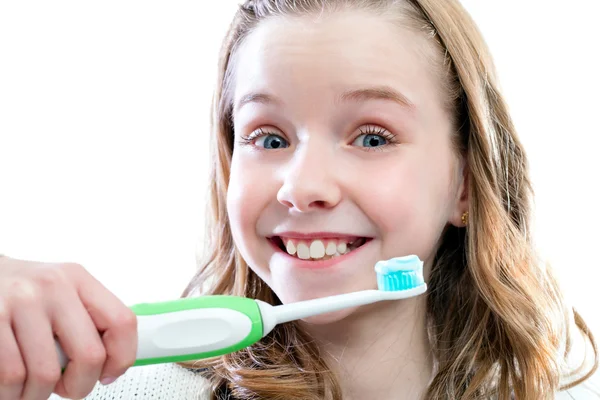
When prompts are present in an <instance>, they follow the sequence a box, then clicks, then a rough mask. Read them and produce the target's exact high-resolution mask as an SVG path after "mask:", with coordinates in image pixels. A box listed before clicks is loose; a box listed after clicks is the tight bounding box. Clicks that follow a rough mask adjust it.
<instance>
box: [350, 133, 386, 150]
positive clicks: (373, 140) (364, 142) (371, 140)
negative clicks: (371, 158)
mask: <svg viewBox="0 0 600 400" xmlns="http://www.w3.org/2000/svg"><path fill="white" fill-rule="evenodd" d="M352 144H353V145H355V146H359V147H380V146H385V145H386V144H388V140H387V139H386V138H384V137H383V136H381V135H378V134H373V133H368V134H362V135H360V136H359V137H357V138H356V139H354V142H353V143H352Z"/></svg>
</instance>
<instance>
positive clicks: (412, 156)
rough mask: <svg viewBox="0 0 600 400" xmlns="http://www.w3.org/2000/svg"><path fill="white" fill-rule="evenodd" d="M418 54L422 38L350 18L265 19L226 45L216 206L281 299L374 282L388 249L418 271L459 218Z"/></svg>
mask: <svg viewBox="0 0 600 400" xmlns="http://www.w3.org/2000/svg"><path fill="white" fill-rule="evenodd" d="M431 60H432V50H431V49H430V47H429V45H428V44H427V43H426V38H424V37H422V36H420V35H419V34H417V33H413V32H412V31H410V30H408V29H402V28H400V27H398V26H396V25H393V24H392V23H390V22H388V21H386V20H384V19H382V18H381V17H377V16H374V15H371V14H367V13H360V12H347V13H337V14H335V15H333V16H328V17H321V19H320V20H318V21H315V20H312V19H311V18H309V17H306V18H274V19H270V20H267V21H265V22H263V23H261V24H260V25H259V26H258V28H257V29H256V30H255V31H254V32H253V33H252V34H250V35H249V37H248V38H247V40H246V42H245V43H244V44H243V45H242V46H241V47H240V48H239V52H238V53H237V60H236V64H235V68H234V72H233V73H234V75H233V83H234V92H233V104H234V127H235V147H234V152H233V160H232V165H231V177H230V183H229V191H228V196H227V208H228V213H229V218H230V224H231V229H232V232H233V236H234V240H235V243H236V245H237V247H238V249H239V251H240V252H241V254H242V256H243V257H244V259H245V260H246V261H247V263H248V264H249V265H250V267H251V268H252V269H253V270H254V271H255V272H256V273H257V274H258V275H259V276H260V277H261V278H262V279H263V280H264V281H265V282H266V283H267V284H268V285H269V286H270V287H271V289H272V290H273V291H274V292H275V293H276V294H277V296H278V297H279V298H280V299H281V301H282V302H283V303H290V302H295V301H300V300H307V299H312V298H316V297H323V296H329V295H335V294H340V293H347V292H351V291H357V290H363V289H374V288H376V287H377V285H376V278H375V272H374V270H373V267H374V265H375V263H376V262H377V261H378V260H384V259H389V258H392V257H397V256H404V255H409V254H416V255H418V256H419V257H420V258H421V259H422V260H425V266H426V271H425V272H426V276H427V270H428V268H429V264H430V262H431V259H432V257H433V256H434V253H435V250H436V247H437V242H438V240H439V239H440V236H441V234H442V231H443V229H444V227H445V226H446V225H447V224H448V223H453V224H455V225H459V224H460V216H461V213H462V211H463V210H464V208H465V207H464V204H462V203H463V202H464V199H462V197H463V196H462V195H461V193H462V191H463V189H462V187H463V185H462V184H463V179H462V176H463V175H462V172H461V171H462V168H461V162H460V160H459V158H458V157H457V156H456V155H455V152H454V150H453V148H452V145H451V135H452V134H453V127H452V124H451V122H450V117H449V114H448V112H447V111H446V110H445V108H444V101H443V96H442V94H443V92H442V90H441V81H440V80H439V78H438V77H437V76H436V75H435V74H434V73H433V70H432V68H431V65H430V64H431V62H432V61H431ZM290 253H291V254H290ZM331 253H334V254H332V255H331ZM340 254H341V255H340ZM352 312H353V310H344V311H340V312H336V313H332V314H329V315H326V316H321V317H315V318H312V320H311V322H315V323H326V322H332V321H335V320H339V319H341V318H343V317H345V316H347V315H348V314H350V313H352Z"/></svg>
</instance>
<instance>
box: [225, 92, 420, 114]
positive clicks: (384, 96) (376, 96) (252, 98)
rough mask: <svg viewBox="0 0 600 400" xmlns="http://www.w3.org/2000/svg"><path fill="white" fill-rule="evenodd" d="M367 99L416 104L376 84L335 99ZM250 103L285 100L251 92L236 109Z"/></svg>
mask: <svg viewBox="0 0 600 400" xmlns="http://www.w3.org/2000/svg"><path fill="white" fill-rule="evenodd" d="M367 100H389V101H393V102H395V103H398V104H399V105H401V106H402V107H404V108H407V109H409V110H412V109H414V108H415V105H414V103H413V102H412V101H410V100H409V99H408V97H406V96H405V95H403V94H402V93H400V92H398V91H396V90H394V89H392V88H391V87H389V86H375V87H368V88H361V89H354V90H348V91H346V92H344V93H342V94H341V95H339V96H337V97H336V99H335V102H336V103H340V102H347V101H354V102H361V101H367ZM249 103H260V104H276V105H281V104H282V103H283V102H282V101H281V100H279V99H278V98H276V97H275V96H272V95H270V94H267V93H249V94H247V95H244V96H243V97H242V98H241V99H240V100H239V101H238V103H237V105H236V106H235V108H234V110H235V111H237V110H239V109H240V108H242V107H243V106H245V105H246V104H249Z"/></svg>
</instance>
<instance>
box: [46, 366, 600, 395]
mask: <svg viewBox="0 0 600 400" xmlns="http://www.w3.org/2000/svg"><path fill="white" fill-rule="evenodd" d="M596 376H597V375H596ZM594 380H595V379H592V381H586V382H584V383H583V384H581V385H579V386H576V387H574V388H572V389H569V390H567V391H563V392H559V393H557V395H556V400H573V399H576V400H598V399H600V388H599V386H598V383H597V381H595V382H594ZM209 398H210V389H209V387H208V385H207V382H206V380H205V379H204V378H202V377H201V376H200V375H199V374H197V373H196V372H194V371H191V370H187V369H185V368H183V367H180V366H179V365H177V364H159V365H148V366H143V367H133V368H130V369H128V370H127V372H126V373H125V374H123V375H122V376H121V377H120V378H119V379H117V380H116V381H115V382H113V383H112V384H110V385H107V386H104V385H101V384H100V383H98V384H97V385H96V387H95V388H94V390H93V392H92V393H90V395H89V396H87V397H86V400H146V399H148V400H208V399H209ZM60 399H62V398H61V397H59V396H57V395H52V396H50V399H49V400H60Z"/></svg>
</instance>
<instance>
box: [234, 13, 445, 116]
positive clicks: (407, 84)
mask: <svg viewBox="0 0 600 400" xmlns="http://www.w3.org/2000/svg"><path fill="white" fill-rule="evenodd" d="M431 53H432V51H431V45H430V44H429V43H428V42H427V40H426V38H425V36H424V35H422V34H420V33H418V32H415V31H413V30H411V29H409V28H404V27H402V26H400V25H398V24H393V23H392V22H390V20H389V19H386V18H383V17H380V16H377V15H374V14H372V13H368V12H358V11H348V12H337V13H335V14H331V15H323V16H320V17H318V18H317V17H313V16H302V17H275V18H270V19H267V20H266V21H263V22H261V23H260V24H259V25H258V27H257V28H256V29H255V30H254V31H253V32H252V33H251V34H250V35H249V36H248V37H247V38H246V39H245V41H244V43H243V44H242V46H241V47H240V49H239V50H238V53H237V55H236V62H235V69H234V82H235V89H234V93H233V97H234V99H233V100H234V104H236V103H237V101H239V100H240V98H241V97H243V96H244V95H246V94H247V93H249V92H265V91H266V92H269V93H275V94H279V93H282V94H284V95H285V94H286V93H287V95H290V94H292V93H293V95H294V96H295V97H297V98H306V97H307V96H308V97H311V96H312V97H314V95H315V91H316V92H318V93H321V94H322V95H323V96H326V95H327V94H330V93H331V94H339V93H340V92H343V91H347V90H349V89H355V88H362V87H390V88H392V89H394V90H396V91H398V92H400V93H402V94H403V95H404V96H406V97H407V98H408V99H409V100H410V101H411V102H413V103H414V104H415V105H416V106H417V108H419V104H425V103H431V102H437V101H439V97H440V96H439V93H438V92H439V87H440V85H439V82H438V81H437V77H436V76H435V74H433V73H432V70H433V69H432V68H431V63H432V61H433V60H432V56H431Z"/></svg>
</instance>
